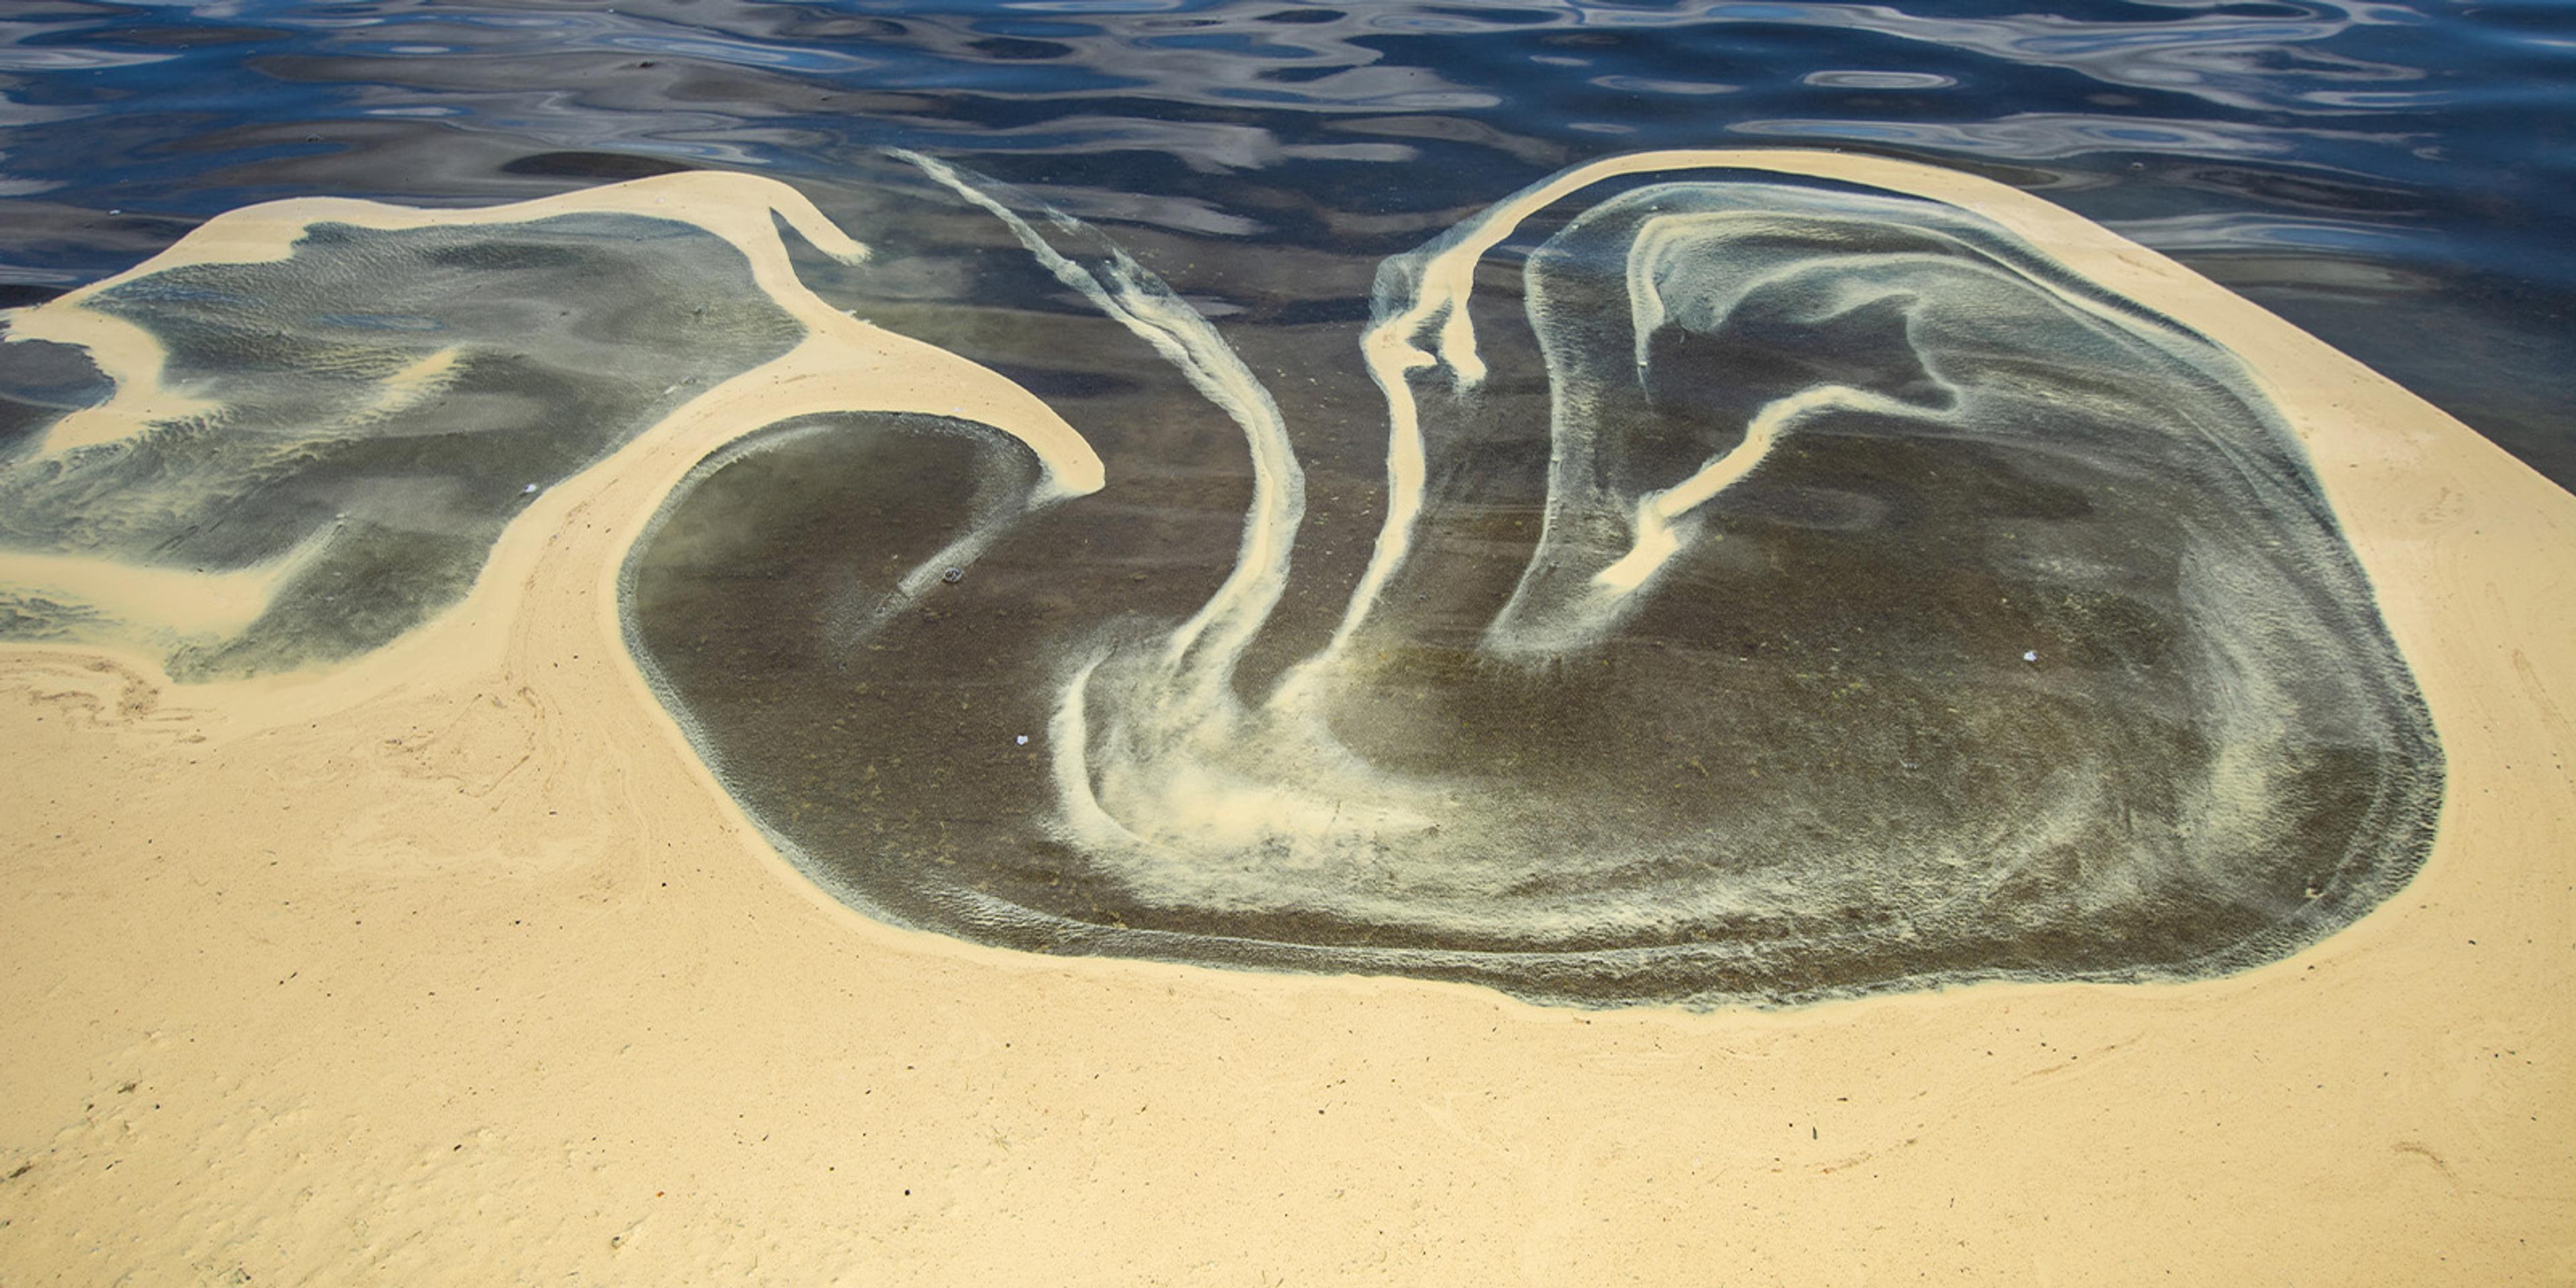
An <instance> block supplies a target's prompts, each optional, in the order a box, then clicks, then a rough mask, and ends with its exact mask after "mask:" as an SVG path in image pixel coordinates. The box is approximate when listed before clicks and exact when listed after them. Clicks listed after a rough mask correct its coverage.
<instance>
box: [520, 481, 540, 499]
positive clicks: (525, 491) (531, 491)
mask: <svg viewBox="0 0 2576 1288" xmlns="http://www.w3.org/2000/svg"><path fill="white" fill-rule="evenodd" d="M536 494H537V485H536V484H534V483H531V484H529V485H527V486H526V487H523V488H520V489H519V495H521V496H535V495H536Z"/></svg>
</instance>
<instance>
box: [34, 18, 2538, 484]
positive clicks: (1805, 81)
mask: <svg viewBox="0 0 2576 1288" xmlns="http://www.w3.org/2000/svg"><path fill="white" fill-rule="evenodd" d="M2571 122H2576V7H2571V6H2569V5H2566V4H2563V3H2508V4H2493V5H2488V4H2476V5H2459V4H2429V3H2416V4H2393V3H2391V4H2382V3H2340V2H2308V0H2301V2H2298V3H2171V2H2160V3H2098V2H2096V3H2084V4H2070V5H2063V6H2058V7H2056V8H2055V10H2054V11H2051V12H2036V11H2034V10H2033V9H2032V7H2030V6H2027V5H2025V4H2020V3H2011V2H2007V3H1957V4H1947V5H1935V4H1921V3H1918V4H1913V5H1910V6H1907V7H1898V6H1889V5H1876V4H1774V3H1760V4H1730V3H1692V4H1547V3H1517V4H1470V3H1451V4H1369V5H1359V6H1351V7H1340V8H1337V7H1326V6H1319V5H1302V4H1290V3H1282V2H1280V0H1217V2H1213V3H1190V2H1156V0H1031V2H1028V3H1011V4H988V5H954V4H951V5H908V4H859V3H841V4H765V3H741V2H738V0H699V2H691V0H646V2H644V3H635V4H622V5H618V6H616V7H615V8H613V9H609V8H597V7H591V6H570V5H553V4H456V3H436V2H433V0H392V2H386V3H357V4H299V3H269V2H266V0H235V2H232V3H214V4H200V5H194V6H182V5H177V4H144V3H135V4H123V3H92V2H87V0H60V2H58V0H25V2H20V3H13V4H11V5H9V6H7V7H6V8H0V293H5V294H4V295H0V298H5V300H6V301H7V302H12V303H25V302H31V301H33V300H38V299H42V298H45V297H46V296H48V295H50V294H52V293H54V292H56V291H59V290H61V289H64V288H68V287H70V286H74V285H77V284H79V283H82V282H86V281H90V280H94V279H96V278H99V277H102V276H105V275H107V274H110V273H113V272H115V271H118V270H120V269H123V268H126V267H128V266H130V265H132V264H133V263H134V262H136V261H137V260H139V259H141V258H142V257H144V256H146V255H148V254H150V253H151V252H153V251H154V250H157V249H159V248H160V247H161V246H163V245H165V244H167V243H169V242H170V241H172V240H174V239H175V238H176V237H178V236H179V235H180V234H181V233H183V232H184V231H185V230H186V229H187V228H188V227H189V226H191V225H192V224H193V223H194V222H196V221H198V220H201V219H203V218H205V217H206V216H209V215H211V214H214V213H215V212H217V211H220V210H223V209H225V208H228V207H231V206H235V205H239V204H242V203H244V202H248V201H253V200H259V199H265V198H272V197H281V196H294V195H307V194H331V195H352V196H370V197H384V198H391V199H400V200H418V201H430V202H480V201H491V200H498V199H505V198H516V197H525V196H531V195H536V194H538V193H542V192H545V191H552V190H559V189H562V188H565V187H572V186H579V185H581V184H586V183H592V182H598V181H600V180H602V179H608V178H619V177H627V176H630V175H636V174H643V173H650V172H653V171H655V170H658V169H664V168H669V167H671V166H674V165H684V166H695V167H725V168H738V169H746V170H754V171H759V172H764V173H769V174H774V175H777V176H780V177H783V178H786V179H788V180H790V181H792V182H796V183H797V184H798V185H799V186H800V187H807V188H810V189H814V190H817V191H818V193H820V194H822V199H824V200H825V201H826V205H827V209H828V208H831V207H830V197H829V193H830V191H831V190H832V189H833V187H834V186H835V185H847V186H855V185H859V184H862V183H864V182H865V181H866V179H867V177H868V176H870V175H872V174H880V173H882V172H883V163H882V161H881V160H879V153H880V150H881V149H883V148H885V147H887V146H902V147H908V148H916V149H920V150H923V151H925V152H929V153H932V154H935V155H939V156H943V157H947V158H950V159H952V160H956V161H959V162H961V163H963V164H965V165H968V166H971V167H973V168H974V169H976V170H979V171H982V172H984V173H986V174H989V175H993V176H997V177H999V178H1002V179H1006V180H1010V181H1013V182H1015V183H1017V184H1019V185H1020V186H1022V187H1023V188H1025V189H1028V190H1030V191H1032V192H1034V193H1036V194H1037V195H1039V196H1041V197H1043V198H1045V199H1047V200H1050V201H1052V202H1053V203H1055V204H1057V205H1059V206H1061V207H1063V208H1065V209H1068V210H1070V211H1073V212H1074V213H1076V214H1079V215H1083V216H1085V217H1088V218H1090V219H1092V220H1093V221H1094V222H1095V223H1099V224H1101V225H1103V226H1105V227H1106V228H1108V229H1109V230H1110V231H1111V233H1112V235H1113V236H1117V235H1131V236H1132V237H1133V239H1134V240H1135V241H1136V242H1137V244H1139V245H1140V246H1142V247H1144V250H1142V251H1140V253H1144V254H1149V255H1153V256H1155V257H1156V258H1157V261H1158V262H1156V267H1157V268H1158V269H1159V270H1161V271H1163V272H1165V273H1166V275H1167V276H1171V277H1172V278H1173V279H1174V282H1175V285H1176V286H1178V287H1180V288H1181V289H1183V290H1184V291H1191V292H1193V293H1195V294H1198V295H1200V296H1202V297H1207V296H1211V295H1213V296H1221V297H1223V298H1225V299H1227V300H1229V301H1230V304H1229V305H1228V307H1231V308H1236V309H1244V310H1248V311H1251V312H1254V313H1256V314H1259V313H1263V312H1265V310H1266V311H1267V313H1268V314H1269V315H1270V316H1281V315H1282V312H1281V311H1282V310H1285V309H1288V308H1290V306H1291V305H1292V304H1293V305H1294V307H1295V308H1298V309H1305V310H1308V311H1309V313H1311V314H1312V315H1313V316H1318V317H1321V316H1334V315H1339V314H1345V313H1348V314H1354V315H1355V313H1356V311H1357V310H1358V308H1359V305H1358V303H1357V302H1356V301H1353V302H1352V303H1351V304H1350V305H1349V306H1347V307H1343V306H1337V305H1335V304H1333V303H1332V302H1330V301H1324V302H1320V303H1318V302H1315V301H1302V300H1301V301H1289V300H1286V299H1284V298H1273V299H1265V298H1263V296H1262V288H1261V287H1260V285H1259V284H1258V283H1257V282H1255V281H1253V280H1251V279H1253V278H1257V277H1258V274H1257V273H1252V272H1249V271H1234V272H1222V271H1217V270H1214V269H1211V270H1209V273H1208V275H1207V276H1206V277H1205V279H1204V280H1200V281H1196V282H1193V281H1192V280H1190V279H1191V276H1192V273H1191V270H1192V267H1193V266H1195V265H1199V264H1201V263H1202V262H1204V263H1205V264H1207V265H1219V264H1228V263H1232V264H1236V265H1248V264H1251V263H1253V262H1254V258H1253V256H1252V255H1251V252H1254V251H1261V250H1267V249H1269V248H1274V247H1281V246H1287V247H1303V248H1310V249H1316V250H1323V251H1328V252H1331V253H1333V254H1335V255H1339V256H1347V257H1351V258H1352V259H1353V262H1361V261H1365V260H1366V259H1369V258H1373V257H1377V256H1383V255H1386V254H1391V253H1396V252H1399V251H1402V250H1404V249H1407V248H1409V247H1411V246H1414V245H1417V244H1419V243H1420V242H1422V241H1424V240H1426V239H1428V238H1429V237H1431V236H1433V235H1435V234H1436V233H1437V232H1439V231H1440V230H1441V229H1442V228H1444V227H1446V226H1447V225H1448V224H1449V223H1450V222H1451V221H1453V220H1454V219H1455V218H1457V217H1458V216H1460V215H1462V214H1464V213H1466V212H1468V211H1472V210H1474V209H1476V208H1479V207H1481V206H1482V205H1484V204H1485V203H1487V202H1490V201H1491V200H1493V199H1495V198H1496V197H1498V196H1500V195H1501V194H1503V193H1506V192H1509V191H1511V190H1512V189H1514V188H1516V187H1518V186H1520V185H1521V184H1523V183H1525V182H1527V181H1529V180H1530V179H1533V178H1535V177H1538V176H1540V175H1543V174H1545V173H1547V172H1550V171H1552V170H1555V169H1558V168H1560V167H1563V166H1566V165H1568V164H1572V163H1575V162H1578V161H1581V160H1584V159H1586V158H1590V157H1594V156H1600V155H1604V154H1609V153H1614V152H1622V151H1631V150H1637V149H1643V148H1659V147H1683V146H1742V145H1765V144H1769V145H1798V146H1810V147H1833V148H1844V149H1854V150H1862V151H1869V152H1877V153H1885V154H1890V155H1896V156H1903V157H1909V158H1915V159H1919V160H1925V161H1931V162H1937V163H1941V164H1946V165H1952V166H1958V167H1962V168H1967V169H1971V170H1975V171H1978V172H1981V173H1984V174H1988V175H1991V176H1994V177H1997V178H2000V179H2003V180H2004V181H2006V182H2009V183H2013V184H2015V185H2018V186H2022V187H2026V188H2031V189H2036V190H2039V191H2042V192H2044V193H2045V194H2046V195H2047V196H2048V197H2049V198H2050V199H2052V200H2054V201H2057V202H2059V203H2062V204H2064V205H2066V206H2068V207H2071V208H2073V209H2074V210H2076V211H2079V212H2081V213H2083V214H2085V215H2087V216H2090V217H2092V218H2094V219H2096V220H2099V221H2101V222H2103V223H2106V224H2108V225H2110V226H2112V227H2113V228H2115V229H2118V230H2119V231H2121V232H2124V233H2126V234H2127V235H2129V236H2131V237H2133V238H2136V239H2137V240H2139V241H2142V242H2144V243H2146V244H2148V245H2151V246H2153V247H2155V248H2157V249H2159V250H2162V251H2164V252H2166V253H2168V254H2170V255H2173V256H2175V257H2177V258H2179V259H2181V260H2183V261H2184V262H2186V263H2188V264H2190V265H2192V266H2193V267H2195V268H2197V269H2199V270H2200V271H2201V272H2203V273H2205V274H2207V275H2209V276H2211V277H2212V278H2215V279H2216V280H2218V281H2220V282H2222V283H2224V284H2226V285H2227V286H2229V287H2231V288H2233V289H2235V290H2237V291H2239V292H2241V293H2243V294H2245V295H2247V296H2249V297H2251V298H2253V299H2254V300H2256V301H2258V302H2260V303H2262V304H2264V305H2266V306H2267V307H2269V308H2271V309H2273V310H2274V311H2276V312H2278V313H2280V314H2282V315H2284V316H2286V317H2288V318H2289V319H2291V320H2292V321H2294V322H2296V323H2298V324H2300V325H2302V326H2304V327H2305V328H2307V329H2308V330H2310V331H2312V332H2314V333H2315V334H2317V335H2318V336H2320V337H2322V338H2323V339H2325V340H2327V341H2328V342H2329V343H2332V344H2334V345H2336V346H2338V347H2340V348H2342V349H2344V350H2345V351H2347V352H2349V353H2351V354H2353V355H2354V356H2356V357H2358V358H2360V359H2362V360H2363V361H2364V362H2367V363H2369V364H2370V365H2371V366H2373V367H2375V368H2377V369H2379V370H2380V371H2382V372H2384V373H2386V374H2388V375H2390V376H2392V377H2394V378H2395V379H2397V380H2398V381H2400V382H2401V383H2403V384H2405V385H2407V386H2408V387H2410V388H2412V389H2414V390H2416V391H2417V392H2419V393H2421V394H2423V395H2424V396H2426V397H2427V398H2429V399H2431V400H2432V401H2434V402H2435V403H2437V404H2439V405H2441V406H2443V407H2444V408H2446V409H2448V410H2450V411H2451V412H2453V413H2454V414H2456V415H2458V416H2459V417H2461V418H2462V419H2463V420H2465V421H2467V422H2468V423H2470V424H2471V425H2473V426H2475V427H2477V428H2478V429H2480V430H2481V431H2483V432H2484V433H2486V434H2487V435H2488V436H2490V437H2491V438H2493V439H2494V440H2495V441H2497V442H2498V443H2500V444H2502V445H2504V446H2505V447H2506V448H2507V449H2509V450H2511V451H2512V452H2514V453H2515V454H2517V455H2519V456H2520V457H2522V458H2523V459H2524V460H2526V461H2528V462H2530V463H2531V464H2532V465H2534V466H2535V467H2536V468H2538V469H2540V470H2541V471H2542V472H2543V473H2546V474H2548V475H2550V476H2551V477H2553V478H2555V479H2557V480H2558V481H2559V482H2561V483H2562V484H2565V483H2570V482H2576V431H2572V430H2571V428H2570V425H2569V421H2568V410H2569V408H2570V406H2571V403H2576V399H2571V398H2570V396H2569V395H2570V388H2571V381H2570V377H2569V373H2570V372H2571V370H2576V331H2571V328H2570V326H2569V322H2568V319H2569V306H2570V301H2571V300H2576V246H2571V241H2576V238H2571V236H2570V229H2571V227H2576V223H2571V218H2570V207H2571V206H2576V129H2571ZM862 235H864V232H863V234H862Z"/></svg>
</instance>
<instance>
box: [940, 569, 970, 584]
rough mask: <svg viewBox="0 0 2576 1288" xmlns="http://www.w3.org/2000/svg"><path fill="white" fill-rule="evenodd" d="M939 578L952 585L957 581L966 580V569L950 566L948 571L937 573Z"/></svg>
mask: <svg viewBox="0 0 2576 1288" xmlns="http://www.w3.org/2000/svg"><path fill="white" fill-rule="evenodd" d="M939 579H940V580H941V581H944V582H947V583H948V584H949V585H951V586H954V585H956V584H957V583H959V582H961V581H964V580H966V570H965V569H963V568H951V569H949V570H948V571H946V572H943V573H941V574H939Z"/></svg>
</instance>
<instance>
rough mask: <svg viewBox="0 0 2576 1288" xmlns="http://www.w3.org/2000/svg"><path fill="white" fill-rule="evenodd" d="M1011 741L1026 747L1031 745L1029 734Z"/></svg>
mask: <svg viewBox="0 0 2576 1288" xmlns="http://www.w3.org/2000/svg"><path fill="white" fill-rule="evenodd" d="M1011 741H1013V742H1015V743H1018V744H1019V745H1021V746H1023V747H1025V746H1028V745H1029V736H1028V735H1027V734H1021V735H1020V736H1018V737H1016V738H1013V739H1012V740H1011Z"/></svg>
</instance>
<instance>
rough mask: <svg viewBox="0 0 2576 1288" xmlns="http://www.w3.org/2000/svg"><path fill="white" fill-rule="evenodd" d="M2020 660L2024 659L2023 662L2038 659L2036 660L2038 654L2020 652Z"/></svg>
mask: <svg viewBox="0 0 2576 1288" xmlns="http://www.w3.org/2000/svg"><path fill="white" fill-rule="evenodd" d="M2021 660H2022V661H2025V662H2036V661H2038V660H2039V654H2037V653H2024V654H2022V655H2021Z"/></svg>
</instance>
